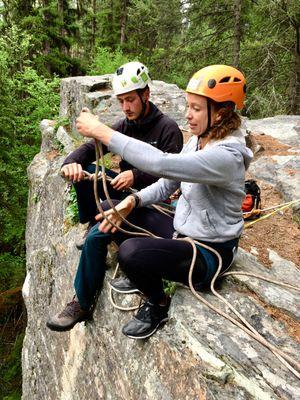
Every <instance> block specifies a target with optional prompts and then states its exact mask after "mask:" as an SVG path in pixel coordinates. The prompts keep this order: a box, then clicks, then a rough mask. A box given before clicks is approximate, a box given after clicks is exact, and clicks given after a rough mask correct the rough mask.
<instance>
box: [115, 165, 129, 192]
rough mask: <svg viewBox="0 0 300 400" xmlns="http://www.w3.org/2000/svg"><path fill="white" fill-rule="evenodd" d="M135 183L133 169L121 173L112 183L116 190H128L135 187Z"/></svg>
mask: <svg viewBox="0 0 300 400" xmlns="http://www.w3.org/2000/svg"><path fill="white" fill-rule="evenodd" d="M133 183H134V176H133V172H132V170H131V169H129V170H128V171H123V172H121V173H120V174H119V175H117V176H116V177H115V178H114V179H113V180H112V181H111V182H110V184H111V185H112V187H113V188H114V189H116V190H122V189H128V188H129V187H132V186H133Z"/></svg>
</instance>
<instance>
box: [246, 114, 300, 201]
mask: <svg viewBox="0 0 300 400" xmlns="http://www.w3.org/2000/svg"><path fill="white" fill-rule="evenodd" d="M246 126H247V128H248V129H249V130H251V131H253V132H254V133H255V134H266V135H269V136H272V137H273V138H274V139H276V140H277V141H278V142H279V143H284V144H287V145H288V146H289V149H288V151H287V153H290V154H284V155H282V154H278V155H273V156H269V157H264V156H262V157H260V158H258V159H257V160H256V161H254V162H252V163H251V165H250V169H249V171H250V172H251V173H252V174H253V175H254V176H255V177H256V178H257V179H262V180H264V181H266V182H267V183H270V184H271V185H273V186H275V187H276V189H278V190H279V191H280V192H282V194H283V196H284V198H285V200H286V201H292V200H297V199H299V198H300V176H299V165H300V149H299V143H300V116H297V115H289V116H283V115H281V116H276V117H272V118H265V119H259V120H252V121H251V120H247V121H246ZM298 207H299V206H298Z"/></svg>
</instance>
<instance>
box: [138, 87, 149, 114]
mask: <svg viewBox="0 0 300 400" xmlns="http://www.w3.org/2000/svg"><path fill="white" fill-rule="evenodd" d="M137 94H138V96H139V98H140V100H141V103H142V111H141V113H140V115H139V118H138V119H142V118H144V116H145V113H146V109H147V102H146V101H145V100H144V99H143V97H142V92H141V91H140V90H137Z"/></svg>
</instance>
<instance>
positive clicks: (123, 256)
mask: <svg viewBox="0 0 300 400" xmlns="http://www.w3.org/2000/svg"><path fill="white" fill-rule="evenodd" d="M139 241H140V239H137V238H132V239H127V240H125V242H123V243H122V244H121V246H120V247H119V253H118V259H119V263H120V267H121V269H122V270H123V271H124V272H126V270H127V269H128V268H131V267H134V266H135V265H136V264H137V263H138V256H137V253H138V251H139V250H140V248H141V246H140V244H139Z"/></svg>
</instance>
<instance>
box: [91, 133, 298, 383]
mask: <svg viewBox="0 0 300 400" xmlns="http://www.w3.org/2000/svg"><path fill="white" fill-rule="evenodd" d="M95 147H96V159H97V162H96V174H95V176H97V177H98V176H99V159H100V158H101V164H102V174H101V176H102V181H103V188H104V192H105V195H106V198H107V201H108V203H109V205H110V206H111V207H112V209H113V210H114V212H115V213H116V214H117V215H118V216H119V217H120V218H121V220H122V221H123V222H124V223H126V224H127V225H129V226H130V227H132V228H134V229H135V230H136V231H140V232H136V231H134V232H131V231H127V230H125V229H123V228H121V227H120V226H117V225H116V224H114V223H113V222H112V221H111V220H110V219H109V218H107V216H106V215H105V212H104V210H103V208H102V207H101V204H100V202H99V197H98V190H97V180H96V179H94V193H95V200H96V204H97V207H98V210H99V212H100V213H101V214H102V217H103V219H106V220H107V221H108V222H109V223H110V224H111V225H112V226H114V227H115V228H116V229H118V230H119V231H121V232H124V233H126V234H130V235H135V236H150V237H154V238H159V237H158V236H156V235H154V234H152V233H151V232H149V231H147V230H146V229H143V228H141V227H139V226H136V225H134V224H132V223H131V222H129V221H128V220H126V218H124V217H123V216H122V215H121V214H120V213H119V212H118V210H116V208H115V207H114V204H113V202H112V200H111V199H110V196H109V193H108V190H107V184H106V173H105V166H104V159H103V150H102V144H101V143H99V142H98V141H97V140H96V139H95ZM298 201H299V200H298ZM291 203H293V202H289V203H288V204H285V205H284V206H283V207H281V208H279V209H277V210H275V211H273V212H272V214H273V213H275V212H278V211H279V210H281V209H284V208H286V207H289V206H290V205H291ZM294 203H295V202H294ZM155 208H156V209H157V210H159V211H161V207H157V206H156V207H155ZM163 211H164V210H163ZM265 217H267V216H265ZM262 218H263V217H262ZM262 218H260V219H262ZM257 221H258V220H256V221H254V222H257ZM247 225H248V226H249V224H247ZM176 240H184V241H187V242H188V243H190V245H191V246H192V249H193V257H192V261H191V266H190V270H189V277H188V280H189V287H190V289H191V292H192V293H193V294H194V296H195V297H196V298H197V299H199V300H200V301H201V302H202V303H204V304H205V305H207V306H208V307H209V308H210V309H212V310H213V311H215V312H216V313H218V314H219V315H221V316H223V317H224V318H226V319H228V320H229V321H231V322H232V323H233V324H234V325H236V326H238V327H239V328H240V329H242V330H243V331H244V332H246V333H247V334H248V335H249V336H251V337H252V338H253V339H255V340H257V341H258V342H259V343H261V344H262V345H264V346H265V347H267V348H268V349H269V350H271V351H272V353H273V354H274V355H275V356H276V357H277V358H278V359H279V360H280V361H281V362H282V363H283V364H284V365H285V366H286V367H287V368H288V369H289V370H290V371H291V372H292V373H293V374H294V375H295V376H296V377H298V378H300V374H299V372H298V371H297V370H296V368H297V369H298V370H300V364H299V363H298V362H297V361H296V360H294V359H293V358H292V357H290V356H289V355H288V354H286V353H284V352H283V351H282V350H280V349H278V348H276V347H275V346H274V345H272V344H271V343H269V342H268V341H267V340H266V339H265V338H264V337H263V336H262V335H260V334H259V333H258V332H257V331H256V330H255V329H254V328H253V327H252V326H251V325H250V324H249V323H248V321H247V320H246V319H245V318H244V317H243V316H242V315H241V314H240V313H239V312H238V311H237V310H236V309H235V308H234V307H233V306H232V305H231V304H230V303H229V302H228V301H227V300H226V299H225V298H224V297H223V296H221V295H220V294H219V293H218V292H217V291H216V289H215V287H214V285H215V281H216V279H217V278H218V277H219V276H228V275H245V276H251V277H255V278H258V279H263V280H265V281H268V282H272V283H275V284H278V285H281V286H284V287H288V288H290V289H293V290H297V291H300V289H299V288H298V287H295V286H293V285H289V284H287V283H282V282H278V281H274V280H270V279H269V278H266V277H263V276H259V275H256V274H251V273H246V272H240V271H235V272H226V273H224V274H220V272H221V269H222V258H221V256H220V254H219V253H218V252H217V251H216V250H214V249H213V248H211V247H209V246H207V245H205V244H203V243H201V242H198V241H196V240H193V239H191V238H188V237H187V238H178V239H176ZM196 244H197V245H198V246H201V247H203V248H205V249H207V250H209V251H211V252H212V253H214V254H215V255H216V257H217V258H218V261H219V265H218V268H217V271H216V273H215V275H214V277H213V279H212V281H211V285H210V289H211V291H212V293H213V294H214V295H215V296H216V297H217V298H218V299H220V300H221V301H222V302H223V303H225V304H226V305H227V307H229V308H230V310H231V311H232V312H233V313H234V314H235V315H236V316H237V317H238V318H239V320H240V321H241V322H239V321H238V320H236V319H235V318H233V317H231V316H230V315H229V314H228V313H226V312H224V311H222V310H221V309H219V308H217V307H215V306H213V305H212V304H211V303H209V302H208V301H207V300H206V299H205V298H204V297H202V296H200V294H199V293H198V292H197V291H196V290H195V288H194V286H193V282H192V275H193V270H194V267H195V261H196V256H197V248H196ZM117 268H118V266H117ZM117 268H116V270H115V272H114V275H113V278H114V277H115V276H116V275H117ZM110 299H111V302H112V304H113V306H114V307H116V308H118V309H120V310H126V311H128V310H134V309H136V308H137V307H129V308H126V307H121V306H118V305H117V304H116V303H115V302H114V299H113V295H112V291H111V288H110Z"/></svg>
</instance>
